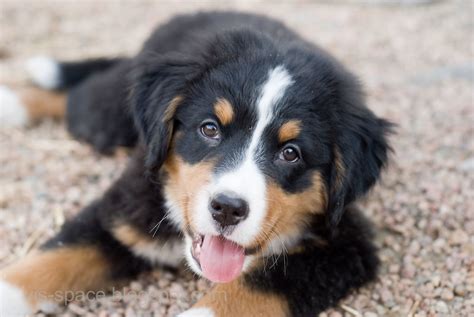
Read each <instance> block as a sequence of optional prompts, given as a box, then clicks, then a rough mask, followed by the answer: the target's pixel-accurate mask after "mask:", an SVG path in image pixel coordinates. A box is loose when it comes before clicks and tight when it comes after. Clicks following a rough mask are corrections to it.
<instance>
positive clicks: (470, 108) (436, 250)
mask: <svg viewBox="0 0 474 317" xmlns="http://www.w3.org/2000/svg"><path fill="white" fill-rule="evenodd" d="M328 2H330V1H326V2H325V3H321V2H316V1H304V0H299V1H293V2H291V3H289V2H281V1H279V2H274V1H252V0H247V1H241V2H238V3H237V2H235V3H232V2H227V4H225V5H224V2H219V3H213V2H198V1H193V2H177V1H176V2H169V1H165V2H160V3H157V2H140V1H112V0H110V1H92V0H90V1H89V0H87V1H75V2H73V1H49V0H48V1H41V2H40V1H28V2H24V1H6V0H0V82H1V83H12V84H16V83H24V82H25V80H26V77H25V73H24V71H23V69H22V63H23V62H24V60H25V58H27V57H29V56H31V55H36V54H48V55H53V56H56V57H59V58H64V59H76V58H84V57H91V56H101V55H118V54H129V53H133V52H136V51H137V49H138V48H139V46H140V45H141V42H142V41H143V40H144V38H145V37H146V36H147V35H148V34H149V32H150V31H151V29H152V28H153V26H154V25H155V24H156V23H161V22H163V21H165V20H166V19H168V18H169V17H171V16H172V15H174V14H176V13H178V12H192V11H195V10H197V9H225V8H234V9H238V10H245V11H254V12H260V13H266V14H268V15H271V16H274V17H278V18H280V19H281V20H283V21H285V22H286V23H287V24H288V25H289V26H291V27H293V28H294V29H296V30H297V31H299V32H300V33H301V34H303V35H304V36H305V37H306V38H308V39H310V40H312V41H314V42H317V43H319V44H320V45H322V46H323V47H325V48H327V49H328V50H330V51H331V52H332V53H333V54H335V55H336V56H337V57H338V58H339V59H341V60H342V61H344V62H345V63H346V64H347V65H348V66H349V68H351V69H352V70H353V71H355V72H356V73H357V74H358V75H360V77H361V79H362V80H363V82H365V84H366V88H367V92H368V98H369V103H370V106H371V107H372V109H374V111H375V112H376V113H378V114H379V115H382V116H385V117H387V118H389V119H391V120H393V121H395V122H397V123H398V124H399V129H398V135H396V136H395V137H393V139H392V140H393V146H394V148H395V151H396V153H395V154H394V155H393V157H392V164H391V167H390V169H389V170H388V171H387V172H386V173H385V175H384V178H383V181H382V182H381V184H380V185H379V186H378V187H377V188H376V189H375V190H373V192H372V193H371V194H370V196H369V197H368V199H367V200H366V201H365V202H363V205H364V206H365V208H366V214H367V215H368V216H369V217H370V218H372V219H373V221H374V223H375V224H376V227H377V231H378V236H377V244H378V246H379V247H380V249H381V251H380V255H381V258H382V261H383V265H382V269H381V272H380V273H381V274H380V277H379V279H378V281H377V283H375V284H373V285H371V286H369V287H367V288H364V289H362V290H361V291H360V292H358V293H357V294H354V295H352V296H350V297H349V298H347V299H346V300H344V301H343V303H341V304H340V305H339V306H338V307H337V308H336V309H334V310H331V311H329V312H327V313H323V314H322V315H321V316H331V317H336V316H364V317H373V316H420V317H421V316H469V315H470V316H474V296H473V295H474V243H473V242H474V213H473V206H474V189H473V185H474V177H473V175H474V138H473V134H474V133H473V132H474V131H473V130H474V129H473V126H474V125H473V122H474V101H473V99H474V95H473V91H474V90H473V89H472V88H473V81H474V68H473V60H474V56H473V46H472V43H473V42H472V40H473V39H474V37H473V24H474V22H473V21H474V17H473V12H474V11H473V2H471V1H468V0H460V1H437V2H435V3H434V4H431V5H426V6H396V5H395V6H394V5H389V6H387V5H383V6H376V5H367V6H363V5H358V4H357V1H338V2H337V5H336V4H334V3H332V4H331V3H328ZM366 2H367V1H366ZM368 2H370V3H374V2H375V1H368ZM386 2H393V1H386ZM422 2H423V1H422ZM0 146H1V150H0V164H1V168H0V186H1V187H0V237H1V243H0V265H4V264H7V263H9V262H11V261H13V260H15V259H17V258H18V257H21V256H23V255H25V254H26V253H28V252H29V251H30V250H31V249H32V248H34V247H35V246H37V245H38V244H40V243H41V242H42V241H44V240H45V239H47V238H48V237H50V236H52V235H53V233H54V232H55V230H57V228H58V226H60V225H61V223H62V222H63V221H64V219H65V218H68V217H71V216H73V215H74V214H75V213H77V212H78V211H79V210H80V208H81V207H83V206H85V205H86V204H87V203H88V202H90V201H91V200H93V199H94V198H96V197H98V196H99V195H100V194H101V192H102V191H103V190H105V189H106V188H107V186H109V184H110V183H111V182H112V181H113V180H114V179H116V178H117V177H118V176H119V174H120V172H121V170H122V169H123V167H124V166H125V164H126V161H127V155H126V153H117V154H116V155H114V156H113V157H101V156H98V155H96V154H94V153H93V152H92V151H91V149H90V148H89V147H88V146H87V145H84V144H80V143H78V142H76V141H74V140H72V139H71V138H70V136H69V135H68V134H67V133H66V132H65V130H64V125H63V124H62V123H55V122H43V123H41V124H39V125H37V126H34V127H30V128H27V129H6V128H1V127H0ZM208 288H209V284H208V283H207V282H205V281H197V280H194V279H193V276H192V275H191V274H190V273H189V272H185V271H183V272H178V273H177V274H174V273H171V272H166V271H156V272H153V273H152V274H147V275H144V276H142V277H141V278H140V279H139V280H138V281H135V282H132V283H130V284H129V285H128V286H127V287H126V289H125V291H124V292H123V293H121V295H117V294H116V296H113V297H111V296H107V297H103V298H99V299H90V300H85V301H77V302H73V303H71V304H70V305H69V306H68V308H66V309H64V312H63V313H64V316H76V315H81V316H82V315H86V316H94V315H96V314H98V313H97V312H100V314H99V316H104V317H105V316H151V315H155V316H174V315H175V314H176V313H177V312H179V311H181V310H184V309H186V308H188V307H189V306H190V305H191V304H192V302H193V301H195V300H196V299H197V298H198V297H199V296H202V294H203V293H204V292H206V290H207V289H208ZM137 294H142V295H141V296H137ZM144 294H145V295H144ZM92 312H94V313H92Z"/></svg>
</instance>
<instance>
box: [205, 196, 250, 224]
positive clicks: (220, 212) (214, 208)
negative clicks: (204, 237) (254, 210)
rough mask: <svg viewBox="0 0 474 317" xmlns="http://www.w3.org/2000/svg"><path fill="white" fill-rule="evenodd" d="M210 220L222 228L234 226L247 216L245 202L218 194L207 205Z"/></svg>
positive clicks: (247, 207)
mask: <svg viewBox="0 0 474 317" xmlns="http://www.w3.org/2000/svg"><path fill="white" fill-rule="evenodd" d="M209 210H210V211H211V214H212V218H214V220H215V221H217V222H218V223H219V224H220V225H221V226H222V227H227V226H232V225H236V224H238V223H239V222H241V221H242V220H244V219H245V218H247V216H248V214H249V206H248V204H247V202H246V201H245V200H243V199H240V198H235V197H230V196H228V195H225V194H219V195H217V196H216V197H214V199H212V200H211V203H210V204H209Z"/></svg>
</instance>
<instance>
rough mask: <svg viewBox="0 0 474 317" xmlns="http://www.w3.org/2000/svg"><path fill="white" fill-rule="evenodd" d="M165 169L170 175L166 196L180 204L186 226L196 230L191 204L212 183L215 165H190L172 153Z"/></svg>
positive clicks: (201, 163) (210, 163)
mask: <svg viewBox="0 0 474 317" xmlns="http://www.w3.org/2000/svg"><path fill="white" fill-rule="evenodd" d="M163 168H164V170H165V171H166V172H167V174H168V179H167V181H166V184H165V185H164V189H165V193H166V195H167V196H168V197H170V198H171V199H173V200H174V201H176V202H178V203H179V205H180V207H181V209H182V210H183V212H184V215H183V217H184V221H185V225H186V226H187V227H190V228H191V229H194V228H193V227H192V226H193V222H192V213H191V210H190V208H191V207H192V206H190V204H191V203H192V202H193V201H194V199H195V197H196V195H197V193H198V191H199V190H200V189H201V188H203V186H205V185H206V184H207V183H209V182H210V180H211V171H212V168H213V163H212V162H200V163H197V164H194V165H190V164H187V163H185V162H184V161H183V160H182V159H181V158H180V157H179V156H177V155H176V154H174V153H172V154H170V155H169V156H168V158H167V160H166V161H165V163H164V164H163Z"/></svg>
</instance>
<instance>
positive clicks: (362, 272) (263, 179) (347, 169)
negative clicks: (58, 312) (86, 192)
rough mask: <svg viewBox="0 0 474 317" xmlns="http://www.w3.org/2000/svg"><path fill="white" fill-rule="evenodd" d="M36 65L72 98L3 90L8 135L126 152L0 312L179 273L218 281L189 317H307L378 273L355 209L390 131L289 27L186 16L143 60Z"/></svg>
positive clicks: (17, 272)
mask: <svg viewBox="0 0 474 317" xmlns="http://www.w3.org/2000/svg"><path fill="white" fill-rule="evenodd" d="M29 69H30V72H31V74H32V79H33V80H34V81H35V82H36V84H37V85H38V86H40V87H42V88H46V89H53V90H58V91H62V93H63V94H65V96H66V97H61V96H60V95H58V94H57V92H54V93H52V92H45V91H37V90H33V91H28V92H18V91H11V90H8V89H6V88H3V90H2V91H1V92H0V94H2V95H3V100H6V101H8V102H3V104H2V107H3V108H4V109H8V111H5V112H4V113H6V114H7V115H4V116H3V117H2V120H3V122H4V124H7V123H12V124H24V123H26V122H31V121H32V120H34V119H37V118H41V117H45V116H51V115H55V116H59V117H61V116H65V118H66V120H67V124H68V129H69V130H70V132H71V134H72V135H73V136H75V137H76V138H78V139H80V140H83V141H85V142H88V143H90V144H91V145H92V146H93V147H94V148H95V149H97V150H98V151H100V152H105V153H108V152H112V151H113V150H114V149H115V148H117V147H118V146H126V147H132V148H134V154H133V155H132V157H131V160H130V164H129V166H128V168H127V169H126V171H125V172H124V173H123V175H122V176H121V177H120V179H118V180H117V181H116V182H115V184H114V185H113V186H112V187H111V188H110V189H109V190H108V191H107V192H106V193H105V194H104V195H103V196H102V198H100V199H98V200H96V201H95V202H93V203H92V204H90V205H89V206H88V207H86V208H84V209H83V210H82V211H81V212H80V213H79V214H78V215H77V216H76V217H75V218H73V219H71V220H69V221H67V222H66V223H65V224H64V226H63V227H62V229H61V231H60V232H59V233H58V234H57V235H56V236H55V237H53V238H52V239H51V240H49V241H48V242H46V243H45V244H44V245H43V246H42V247H41V248H40V249H39V250H37V251H36V252H34V253H33V254H32V255H29V256H28V257H27V258H25V259H22V260H20V261H19V262H17V263H14V264H12V265H11V266H9V267H7V268H4V269H3V270H2V271H1V273H0V294H1V296H0V297H1V298H2V311H3V312H4V313H5V314H7V315H11V314H26V313H31V312H34V311H36V310H43V311H46V312H48V311H51V310H53V309H54V308H55V305H56V304H57V303H58V302H61V301H62V300H63V299H64V294H65V293H66V292H68V291H69V292H71V291H72V292H78V291H87V290H103V289H107V288H108V287H110V286H113V285H117V283H119V282H120V281H123V280H126V279H130V278H133V277H135V276H136V275H137V274H139V273H141V272H143V271H147V270H151V269H153V268H154V267H156V266H159V265H161V266H163V265H165V266H171V267H176V266H178V265H179V264H180V263H181V262H185V263H186V265H187V266H188V267H189V268H190V269H192V271H194V272H195V273H196V274H197V275H199V276H202V277H204V278H206V279H209V280H211V281H212V282H215V283H216V284H215V286H214V288H213V290H212V291H210V293H208V294H207V295H205V296H204V297H203V298H202V299H200V300H199V301H198V302H197V303H195V304H194V306H193V307H192V308H190V309H189V310H187V311H186V312H183V313H182V314H181V316H316V315H317V314H318V313H320V312H322V311H324V310H325V309H327V308H328V307H331V306H333V305H335V304H336V303H337V302H338V301H339V300H340V299H342V298H344V297H345V296H346V295H348V294H349V293H350V292H351V291H352V290H354V289H357V288H359V287H361V286H363V285H365V284H366V283H368V282H370V281H373V280H374V278H375V277H376V271H377V265H378V258H377V255H376V249H375V247H374V245H373V243H372V242H371V240H372V235H371V230H370V225H369V224H368V222H367V221H366V220H365V219H364V218H363V216H362V215H361V213H359V211H358V210H357V208H356V207H355V206H354V204H353V203H354V202H355V201H356V200H357V199H358V198H359V197H361V196H363V195H364V194H365V193H366V192H367V191H368V190H369V189H370V188H371V187H372V186H373V185H374V184H375V183H376V181H377V180H378V178H379V176H380V172H381V169H382V168H383V167H384V166H385V165H386V161H387V154H388V152H389V145H388V142H387V135H388V133H389V132H390V131H391V124H390V123H389V122H388V121H386V120H383V119H381V118H378V117H376V116H375V115H374V114H373V113H372V112H371V111H370V110H369V109H368V108H367V107H366V105H365V101H364V96H363V93H362V91H361V87H360V84H359V83H358V81H357V79H356V78H355V77H354V76H353V75H352V74H351V73H349V72H348V71H347V70H346V69H345V68H344V67H343V66H342V65H341V64H340V63H338V62H337V61H336V60H335V59H334V58H332V57H331V56H330V55H328V54H327V53H326V52H324V51H323V50H321V49H320V48H318V47H316V46H314V45H313V44H311V43H309V42H307V41H305V40H304V39H302V38H301V37H300V36H298V35H297V34H295V33H294V32H292V31H291V30H289V29H288V28H287V27H285V26H284V25H283V24H282V23H280V22H278V21H275V20H273V19H269V18H266V17H263V16H258V15H252V14H242V13H232V12H209V13H199V14H195V15H183V16H178V17H176V18H174V19H172V20H171V21H170V22H168V23H167V24H165V25H163V26H161V27H159V28H158V29H156V30H155V32H154V33H153V34H152V35H151V37H150V38H149V39H148V40H147V41H146V43H145V44H144V46H143V48H142V50H141V51H140V53H139V54H138V55H137V56H135V57H125V58H116V59H97V60H87V61H81V62H73V63H71V62H57V61H54V60H52V59H48V58H37V59H34V60H32V61H30V63H29ZM39 100H41V104H42V106H38V103H39V102H40V101H39ZM66 100H67V101H66ZM65 103H67V105H65ZM2 316H3V315H2Z"/></svg>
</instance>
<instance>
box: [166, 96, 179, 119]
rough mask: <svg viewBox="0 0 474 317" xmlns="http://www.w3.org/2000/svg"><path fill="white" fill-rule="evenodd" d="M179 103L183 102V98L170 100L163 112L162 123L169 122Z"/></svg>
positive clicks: (177, 97)
mask: <svg viewBox="0 0 474 317" xmlns="http://www.w3.org/2000/svg"><path fill="white" fill-rule="evenodd" d="M181 101H183V97H181V96H176V97H174V98H173V99H171V101H170V103H169V105H168V107H167V108H166V109H165V112H164V114H163V118H162V120H163V122H168V121H171V120H172V119H173V118H174V115H175V113H176V109H178V106H179V105H180V104H181Z"/></svg>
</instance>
